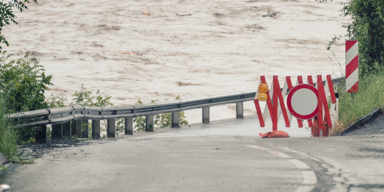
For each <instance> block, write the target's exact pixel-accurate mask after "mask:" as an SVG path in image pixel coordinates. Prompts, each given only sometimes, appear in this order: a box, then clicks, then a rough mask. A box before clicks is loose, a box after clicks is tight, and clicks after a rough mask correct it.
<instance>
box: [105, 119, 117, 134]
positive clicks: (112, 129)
mask: <svg viewBox="0 0 384 192" xmlns="http://www.w3.org/2000/svg"><path fill="white" fill-rule="evenodd" d="M115 122H116V119H115V118H111V119H107V138H115V134H116V125H115Z"/></svg>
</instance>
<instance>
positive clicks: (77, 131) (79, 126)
mask: <svg viewBox="0 0 384 192" xmlns="http://www.w3.org/2000/svg"><path fill="white" fill-rule="evenodd" d="M76 136H77V137H79V138H80V137H81V119H79V120H76Z"/></svg>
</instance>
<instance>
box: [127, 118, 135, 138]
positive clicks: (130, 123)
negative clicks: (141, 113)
mask: <svg viewBox="0 0 384 192" xmlns="http://www.w3.org/2000/svg"><path fill="white" fill-rule="evenodd" d="M132 119H133V118H132V117H127V118H125V134H126V135H133V120H132Z"/></svg>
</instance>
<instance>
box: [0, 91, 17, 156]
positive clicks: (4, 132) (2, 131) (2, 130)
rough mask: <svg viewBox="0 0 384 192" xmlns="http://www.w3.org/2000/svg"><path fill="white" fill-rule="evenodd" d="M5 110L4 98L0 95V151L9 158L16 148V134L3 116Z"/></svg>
mask: <svg viewBox="0 0 384 192" xmlns="http://www.w3.org/2000/svg"><path fill="white" fill-rule="evenodd" d="M5 111H6V110H5V105H4V99H3V98H2V97H1V96H0V151H1V152H2V153H3V154H4V155H5V157H6V158H7V159H11V158H12V157H13V156H14V155H15V154H16V151H17V149H18V145H17V134H16V131H14V130H13V129H12V127H11V126H10V124H9V122H8V121H7V119H6V118H5V117H4V115H5V114H6V113H5Z"/></svg>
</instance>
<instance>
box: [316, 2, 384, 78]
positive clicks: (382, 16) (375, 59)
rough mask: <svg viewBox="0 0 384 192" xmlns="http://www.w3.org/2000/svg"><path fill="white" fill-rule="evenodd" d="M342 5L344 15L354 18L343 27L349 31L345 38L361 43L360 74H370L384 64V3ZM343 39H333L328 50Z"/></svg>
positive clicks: (348, 3) (339, 37)
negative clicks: (353, 38) (352, 38)
mask: <svg viewBox="0 0 384 192" xmlns="http://www.w3.org/2000/svg"><path fill="white" fill-rule="evenodd" d="M316 1H318V2H322V1H326V0H316ZM342 4H343V5H344V7H343V8H342V9H341V12H342V13H343V15H344V16H350V17H352V23H350V24H348V25H343V27H344V28H346V29H347V34H346V35H345V36H344V37H347V38H348V39H350V38H351V37H355V39H356V40H358V41H359V62H360V63H359V65H360V66H359V73H360V74H370V73H371V72H374V71H375V70H376V69H377V67H378V66H379V65H382V64H383V63H384V62H383V61H384V1H383V0H349V1H348V2H346V3H342ZM342 37H343V36H341V35H340V36H335V37H334V38H332V40H331V41H330V42H329V45H328V49H330V47H331V45H332V44H333V43H334V42H336V41H337V40H340V39H341V38H342Z"/></svg>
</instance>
